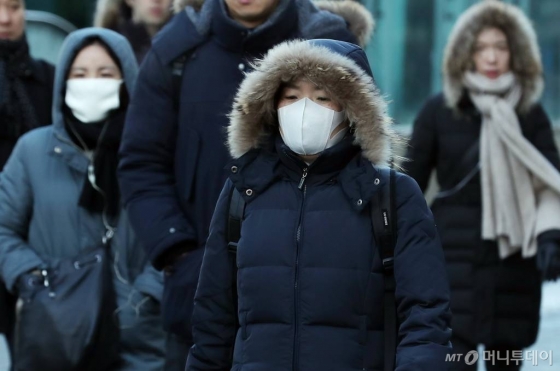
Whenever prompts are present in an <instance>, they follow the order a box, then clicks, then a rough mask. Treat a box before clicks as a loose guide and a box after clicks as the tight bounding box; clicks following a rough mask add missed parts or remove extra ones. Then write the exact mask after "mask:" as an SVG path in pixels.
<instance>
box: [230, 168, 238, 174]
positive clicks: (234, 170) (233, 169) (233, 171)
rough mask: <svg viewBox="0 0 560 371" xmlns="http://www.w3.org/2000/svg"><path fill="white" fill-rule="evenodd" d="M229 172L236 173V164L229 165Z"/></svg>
mask: <svg viewBox="0 0 560 371" xmlns="http://www.w3.org/2000/svg"><path fill="white" fill-rule="evenodd" d="M231 172H232V173H234V174H236V173H237V166H232V167H231Z"/></svg>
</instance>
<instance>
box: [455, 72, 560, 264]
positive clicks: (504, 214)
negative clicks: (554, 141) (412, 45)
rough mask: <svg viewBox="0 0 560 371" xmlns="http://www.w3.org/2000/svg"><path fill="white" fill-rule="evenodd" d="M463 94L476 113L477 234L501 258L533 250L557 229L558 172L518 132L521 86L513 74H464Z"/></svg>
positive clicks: (559, 202)
mask: <svg viewBox="0 0 560 371" xmlns="http://www.w3.org/2000/svg"><path fill="white" fill-rule="evenodd" d="M463 84H464V86H465V87H466V88H467V89H468V92H469V96H470V98H471V100H472V102H473V104H474V105H475V106H476V108H477V109H478V110H479V111H480V113H481V114H482V117H483V119H482V127H481V131H480V169H481V170H480V172H481V187H482V238H483V239H485V240H495V241H496V242H497V244H498V249H499V254H500V257H501V258H502V259H505V258H506V257H508V256H510V255H512V254H514V253H517V252H519V251H521V253H522V256H523V257H525V258H528V257H532V256H534V255H535V254H536V252H537V242H536V239H537V236H538V235H539V234H540V233H542V232H544V231H546V230H551V229H558V228H560V174H559V173H558V171H557V170H556V168H555V167H554V166H553V165H552V164H551V163H550V162H549V161H548V160H547V159H546V157H544V156H543V155H542V154H541V153H540V152H539V151H538V150H537V149H536V148H535V147H534V146H533V145H532V144H531V143H530V142H529V141H528V140H527V139H526V138H525V137H524V136H523V134H522V132H521V128H520V125H519V120H518V118H517V114H516V112H515V108H516V107H517V104H518V103H519V101H520V99H521V95H522V89H521V86H520V84H519V82H518V81H517V79H516V77H515V76H514V75H513V73H507V74H504V75H502V76H500V77H499V78H498V79H496V80H491V79H488V78H486V77H485V76H483V75H480V74H476V73H472V72H467V73H466V74H465V76H464V79H463Z"/></svg>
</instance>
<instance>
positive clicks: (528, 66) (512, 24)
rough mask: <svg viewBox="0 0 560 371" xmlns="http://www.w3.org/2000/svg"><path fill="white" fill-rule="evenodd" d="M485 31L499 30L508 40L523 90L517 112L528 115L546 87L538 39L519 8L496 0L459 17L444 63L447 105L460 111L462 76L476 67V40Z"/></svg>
mask: <svg viewBox="0 0 560 371" xmlns="http://www.w3.org/2000/svg"><path fill="white" fill-rule="evenodd" d="M486 27H496V28H499V29H501V30H502V31H503V32H504V33H505V34H506V36H507V38H508V43H509V48H510V52H511V68H512V72H513V73H514V74H515V75H516V76H517V78H518V79H519V82H520V84H521V87H522V89H523V95H522V98H521V100H520V102H519V106H518V110H519V111H521V112H526V111H527V110H529V109H530V108H531V106H532V105H533V104H535V103H536V102H537V101H538V100H539V99H540V97H541V95H542V91H543V87H544V81H543V69H542V63H541V55H540V50H539V45H538V43H537V36H536V33H535V30H534V28H533V26H532V24H531V21H530V20H529V19H528V18H527V16H526V15H525V14H524V13H523V12H522V11H521V10H520V9H519V8H518V7H516V6H514V5H511V4H507V3H503V2H500V1H497V0H484V1H482V2H480V3H478V4H475V5H473V6H471V7H470V8H469V9H467V10H466V11H465V12H464V13H463V14H462V15H461V16H460V17H459V19H458V20H457V23H456V24H455V27H454V28H453V31H452V32H451V34H450V36H449V40H448V43H447V46H446V49H445V55H444V61H443V78H444V87H443V89H444V94H445V98H446V102H447V105H448V106H449V107H451V108H457V105H458V103H459V101H460V100H461V98H462V95H463V89H464V88H463V82H462V79H463V74H464V73H465V71H467V70H469V69H471V68H472V67H473V65H472V53H473V50H474V46H475V42H476V38H477V36H478V34H479V33H480V31H482V30H483V29H484V28H486Z"/></svg>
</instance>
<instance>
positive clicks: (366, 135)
mask: <svg viewBox="0 0 560 371" xmlns="http://www.w3.org/2000/svg"><path fill="white" fill-rule="evenodd" d="M253 68H254V70H253V71H252V72H250V73H248V74H247V76H246V78H245V80H244V81H243V83H242V84H241V86H240V88H239V91H238V93H237V96H236V98H235V101H234V103H233V110H232V112H231V113H230V124H229V127H228V147H229V151H230V154H231V156H232V157H234V158H239V157H241V156H242V155H243V154H245V153H246V152H248V151H249V150H251V149H253V148H261V147H263V145H264V143H265V142H266V141H267V138H268V137H269V136H270V135H271V134H273V133H276V132H277V131H278V118H277V110H276V107H275V97H276V94H277V92H278V89H279V88H280V87H281V86H282V85H283V84H285V83H288V82H290V81H295V80H297V79H299V78H304V79H308V80H310V81H312V82H314V83H315V84H317V85H319V86H321V87H323V88H324V89H325V90H326V91H327V92H328V93H329V94H330V95H331V96H332V98H333V99H334V100H336V101H338V102H339V103H341V104H342V106H343V108H344V109H345V110H346V113H347V115H348V118H349V120H350V125H351V128H352V131H353V133H354V139H355V140H354V142H355V144H356V145H358V146H360V147H361V149H362V153H363V155H364V157H366V158H367V159H368V160H369V161H371V162H373V163H375V164H377V165H385V164H386V163H387V162H388V161H389V159H390V156H391V153H390V152H391V141H392V139H393V138H394V134H393V132H392V130H391V128H390V125H391V119H390V118H389V116H388V115H387V104H386V102H385V100H384V99H383V98H382V97H381V95H380V93H379V90H378V89H377V87H376V86H375V84H374V81H373V75H372V72H371V69H370V67H369V63H368V60H367V57H366V54H365V53H364V51H363V50H362V49H361V48H359V47H358V46H357V45H354V44H351V43H347V42H341V41H334V40H309V41H300V40H297V41H288V42H284V43H282V44H279V45H278V46H276V47H274V48H273V49H271V50H270V51H269V52H268V53H267V55H266V56H265V57H264V58H263V59H261V60H259V61H257V62H256V63H255V65H254V66H253Z"/></svg>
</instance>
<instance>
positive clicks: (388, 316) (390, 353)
mask: <svg viewBox="0 0 560 371" xmlns="http://www.w3.org/2000/svg"><path fill="white" fill-rule="evenodd" d="M378 170H379V173H380V176H381V177H382V178H384V179H387V181H386V182H385V184H384V185H383V187H382V188H381V189H380V190H379V192H377V194H376V197H374V199H373V200H372V203H371V221H372V225H373V233H374V237H375V241H376V243H377V246H379V247H380V249H381V259H382V261H383V284H384V290H383V313H384V324H385V326H384V340H385V341H384V343H385V346H384V356H383V359H384V362H383V364H384V367H383V370H384V371H393V370H394V369H395V361H396V353H397V333H398V322H397V305H396V301H395V275H394V271H393V258H394V255H395V244H396V236H397V233H396V228H397V219H396V214H397V213H396V199H395V174H396V173H395V170H393V169H386V168H380V169H378Z"/></svg>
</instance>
